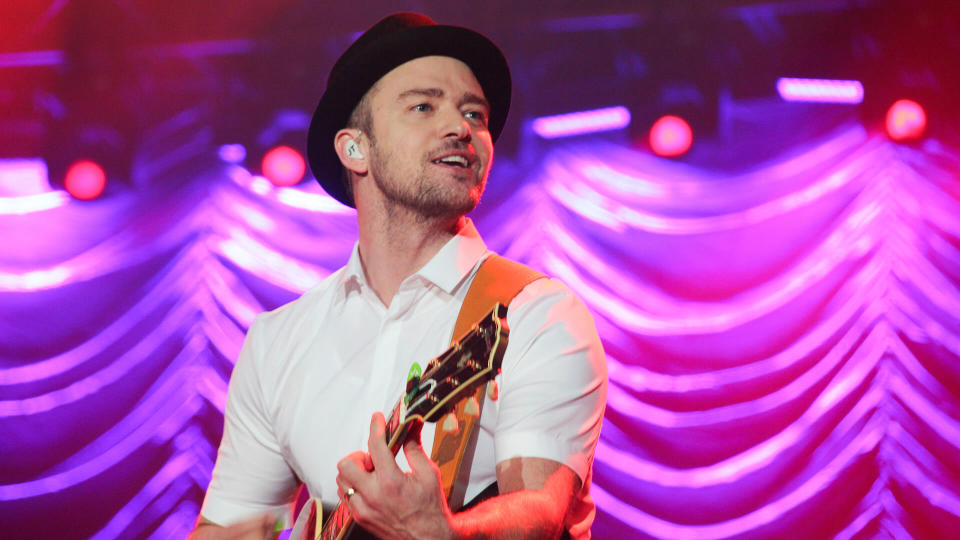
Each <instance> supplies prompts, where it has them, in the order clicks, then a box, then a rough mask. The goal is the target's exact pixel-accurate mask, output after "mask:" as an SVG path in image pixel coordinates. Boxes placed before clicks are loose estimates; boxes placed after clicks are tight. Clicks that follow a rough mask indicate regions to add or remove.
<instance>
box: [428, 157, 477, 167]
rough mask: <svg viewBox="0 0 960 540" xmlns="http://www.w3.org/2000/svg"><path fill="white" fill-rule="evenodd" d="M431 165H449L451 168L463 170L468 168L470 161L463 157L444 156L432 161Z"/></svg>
mask: <svg viewBox="0 0 960 540" xmlns="http://www.w3.org/2000/svg"><path fill="white" fill-rule="evenodd" d="M433 163H435V164H437V165H451V166H453V167H460V168H463V169H466V168H468V167H470V160H468V159H467V158H465V157H463V156H446V157H442V158H440V159H435V160H433Z"/></svg>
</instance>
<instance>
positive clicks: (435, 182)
mask: <svg viewBox="0 0 960 540" xmlns="http://www.w3.org/2000/svg"><path fill="white" fill-rule="evenodd" d="M370 154H371V156H370V171H371V172H372V173H373V174H372V176H373V179H374V182H375V183H376V185H377V188H378V189H379V190H380V193H382V194H383V198H384V201H385V203H386V207H387V208H386V210H387V213H388V215H390V216H391V217H395V216H396V215H397V214H399V213H400V212H401V211H402V212H403V213H405V214H409V215H411V216H414V217H415V218H416V220H417V221H419V222H426V221H433V220H449V219H459V218H460V217H461V216H463V215H465V214H467V213H469V212H471V211H472V210H473V209H474V208H476V207H477V204H479V203H480V197H481V196H482V195H483V191H484V188H485V187H486V178H480V179H479V180H476V179H474V180H471V183H472V184H473V185H472V186H470V188H469V189H467V190H464V186H461V185H449V183H448V182H447V181H446V180H445V179H440V178H436V179H431V178H430V176H431V173H433V174H434V175H440V174H443V172H442V171H439V170H438V171H429V170H428V168H429V165H428V164H429V162H430V161H429V157H428V156H424V158H423V159H422V160H421V166H420V170H419V171H417V173H416V174H414V175H413V176H414V181H413V182H412V183H411V182H404V181H403V180H404V179H403V178H402V177H400V175H402V174H403V173H402V172H399V173H398V171H396V169H395V168H391V167H390V165H389V164H390V163H396V162H397V160H395V159H393V158H394V156H393V154H391V153H390V152H389V151H386V152H381V151H380V147H379V145H377V144H376V143H373V142H372V141H371V145H370ZM458 182H465V180H458Z"/></svg>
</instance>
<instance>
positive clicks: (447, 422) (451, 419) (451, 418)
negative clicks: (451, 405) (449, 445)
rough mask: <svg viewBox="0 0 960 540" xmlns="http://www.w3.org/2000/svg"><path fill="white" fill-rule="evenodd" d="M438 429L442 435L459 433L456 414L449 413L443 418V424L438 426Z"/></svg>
mask: <svg viewBox="0 0 960 540" xmlns="http://www.w3.org/2000/svg"><path fill="white" fill-rule="evenodd" d="M440 429H441V430H442V431H443V432H444V433H456V432H458V431H460V423H459V422H457V415H456V413H449V414H447V415H446V416H444V417H443V422H442V423H441V424H440Z"/></svg>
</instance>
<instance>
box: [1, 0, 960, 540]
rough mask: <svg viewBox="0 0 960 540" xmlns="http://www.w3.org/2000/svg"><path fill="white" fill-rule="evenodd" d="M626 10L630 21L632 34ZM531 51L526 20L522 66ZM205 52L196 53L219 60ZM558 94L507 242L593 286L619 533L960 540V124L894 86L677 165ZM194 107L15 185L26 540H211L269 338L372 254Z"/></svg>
mask: <svg viewBox="0 0 960 540" xmlns="http://www.w3.org/2000/svg"><path fill="white" fill-rule="evenodd" d="M24 4H29V2H24ZM34 4H36V3H34ZM54 4H57V3H54ZM60 4H61V5H62V4H63V3H60ZM106 4H111V3H109V2H107V3H105V5H106ZM794 4H798V3H794ZM868 4H869V2H868ZM111 5H115V6H124V5H125V6H126V8H128V9H133V8H131V7H130V4H125V3H123V2H116V3H113V4H111ZM645 5H646V4H645ZM414 7H416V6H414ZM501 8H503V6H501ZM51 9H52V8H51ZM198 9H199V8H198ZM204 9H210V10H212V9H213V8H212V7H207V8H204ZM504 9H506V8H504ZM517 9H518V10H521V8H517ZM731 9H732V8H731ZM438 10H439V8H438ZM37 11H38V12H43V10H37ZM521 11H523V12H522V13H520V14H518V15H517V17H518V20H521V21H525V20H527V19H525V17H526V18H529V17H532V15H531V11H535V10H533V8H525V10H521ZM254 13H255V12H254ZM645 13H646V12H645ZM433 14H434V15H435V16H436V17H437V18H438V19H444V17H443V15H442V13H441V14H436V13H433ZM755 14H756V13H754V15H755ZM202 15H203V14H202V13H200V14H198V17H201V19H202ZM647 15H649V13H647ZM343 18H344V19H345V20H349V21H354V20H360V19H363V22H362V24H361V23H354V22H351V23H350V24H346V23H344V24H341V25H340V26H341V28H340V30H339V31H340V32H341V33H342V32H344V30H345V29H346V28H348V27H349V28H352V29H359V28H362V27H363V24H368V23H369V22H370V21H369V19H370V18H371V17H369V16H364V17H361V16H360V14H356V13H352V14H350V15H349V16H348V15H343ZM494 18H495V17H494V15H493V14H488V15H487V17H486V18H482V19H481V21H480V26H481V27H482V26H483V25H484V24H486V25H487V27H492V22H491V21H492V20H493V19H494ZM288 19H289V18H288ZM449 19H450V17H447V18H446V19H445V20H449ZM745 19H746V17H745ZM8 20H9V19H8ZM48 20H53V21H57V19H56V17H51V18H48ZM564 20H565V21H567V22H566V23H565V24H572V23H570V22H569V20H568V19H564ZM584 20H587V19H584ZM611 20H612V19H611ZM611 20H607V19H604V21H606V22H604V23H603V24H607V25H608V26H609V27H610V29H609V30H607V31H609V32H614V31H615V29H616V28H617V26H616V25H617V24H621V23H620V22H617V21H621V22H622V20H621V19H616V20H612V21H613V22H610V21H611ZM717 20H718V21H721V20H729V19H723V18H722V17H719V16H718V18H717ZM332 21H333V22H327V23H326V24H327V25H328V26H334V25H335V22H336V21H337V19H336V18H334V19H332ZM589 21H594V22H596V21H595V20H594V19H589ZM589 21H588V22H589ZM281 22H282V21H281ZM287 22H290V21H289V20H287ZM454 22H457V23H460V24H470V23H471V21H470V18H469V17H466V16H465V15H460V20H457V19H456V18H455V17H454ZM748 22H749V21H748ZM753 22H755V23H756V22H757V21H753ZM761 22H762V21H761ZM50 24H51V25H52V24H53V23H50ZM277 24H279V23H277ZM517 24H519V23H517ZM558 24H559V23H558ZM584 24H586V23H584ZM757 24H759V23H757ZM49 26H50V25H48V26H45V27H42V28H49ZM761 26H762V25H761ZM768 30H769V29H768ZM44 31H46V30H44ZM171 32H172V33H173V34H175V35H176V36H180V37H182V36H183V35H184V34H187V33H189V32H187V31H186V30H184V29H183V28H179V27H178V28H175V29H174V30H171ZM178 32H179V33H178ZM40 35H43V34H42V32H41V34H40ZM338 36H339V37H338V38H337V39H336V40H332V43H331V41H330V40H328V41H327V42H325V45H326V46H327V48H328V49H330V51H328V52H326V53H325V54H327V55H328V59H327V60H328V61H329V58H330V57H332V56H333V55H334V54H335V52H336V51H339V50H340V49H341V48H342V46H343V44H344V43H345V42H346V39H345V38H344V37H343V35H339V34H338ZM510 36H513V34H510V33H509V29H508V30H501V34H500V37H501V38H502V39H503V40H505V41H506V43H507V47H508V48H509V47H511V46H513V47H514V48H515V49H514V50H516V47H517V44H518V43H519V40H520V38H518V37H510ZM208 37H209V36H208ZM214 37H216V36H214ZM221 37H222V36H221ZM227 37H230V36H227ZM4 39H6V38H4ZM91 39H92V38H91ZM558 39H559V38H558ZM564 39H566V38H564ZM561 41H562V40H561ZM230 43H233V42H230ZM7 45H9V43H7ZM44 46H53V45H51V44H42V45H41V46H40V47H41V48H42V47H44ZM236 46H237V47H238V48H239V49H241V50H242V49H243V44H242V43H240V44H236ZM624 46H625V47H628V48H629V47H636V46H637V45H636V44H630V43H626V44H625V45H624ZM11 47H12V46H11ZM809 47H814V45H813V44H810V45H809ZM21 48H23V47H21ZM544 48H545V49H547V48H549V47H547V46H546V45H545V46H544ZM588 48H589V47H588ZM14 49H15V47H14ZM198 50H200V49H196V48H195V49H190V50H186V49H184V51H185V52H184V53H183V54H184V55H185V56H189V54H194V56H189V57H190V58H191V59H196V58H200V60H197V62H198V63H202V61H203V58H204V57H203V54H205V53H203V52H202V51H201V52H197V51H198ZM597 50H601V48H600V47H599V46H597V48H594V51H597ZM757 50H762V49H761V48H757ZM191 51H193V52H191ZM154 52H156V51H154ZM539 52H540V53H544V54H545V53H546V52H549V51H539ZM188 53H189V54H188ZM157 54H159V53H157ZM224 54H232V53H224ZM508 56H510V57H511V58H513V57H519V60H518V62H519V63H520V65H521V66H523V65H525V64H524V62H530V61H531V59H533V58H539V57H536V56H535V55H533V53H532V52H530V54H529V55H528V56H523V54H521V53H518V52H515V53H514V56H511V54H510V51H508ZM948 56H949V55H948ZM10 58H12V57H10V56H3V55H0V63H2V61H10ZM16 58H20V57H16ZM31 58H33V57H31ZM37 58H39V60H36V62H39V63H43V62H45V61H46V60H44V59H47V58H48V56H41V57H37ZM954 58H955V57H954ZM4 59H6V60H4ZM191 61H193V60H191ZM51 62H54V63H56V62H59V60H56V58H53V60H51ZM291 62H292V64H291V65H295V61H294V60H291ZM578 65H579V66H580V67H579V68H577V69H581V70H582V69H585V68H584V64H578ZM0 67H2V66H0ZM288 67H289V66H288ZM527 67H529V65H527ZM648 67H649V66H648ZM654 67H655V66H654ZM834 67H835V66H834ZM268 68H269V66H267V67H264V70H265V71H269V69H268ZM515 69H516V68H515ZM572 69H573V68H568V70H572ZM651 69H653V68H651ZM290 70H292V68H290ZM516 71H517V72H518V73H523V72H524V71H523V70H522V69H520V70H516ZM826 71H827V73H826V75H829V74H830V73H829V72H830V71H831V70H829V69H828V70H826ZM9 73H10V71H9V70H6V71H4V70H0V75H3V76H6V75H8V74H9ZM796 74H797V73H796V72H792V73H783V72H781V73H778V75H796ZM165 76H167V77H173V78H172V79H169V80H177V79H176V77H177V76H180V75H178V74H177V73H174V74H173V75H170V74H167V75H165ZM286 76H290V72H289V70H288V71H285V72H282V73H279V74H277V77H278V78H277V79H275V80H276V81H286V80H287V79H286V78H285V77H286ZM596 77H599V78H601V79H602V80H603V77H607V79H605V80H607V81H608V82H609V84H608V85H606V86H603V85H600V86H598V90H597V92H598V95H600V94H610V95H612V96H613V98H614V99H616V98H619V97H622V96H621V94H618V93H617V92H615V91H614V90H612V88H613V87H615V85H616V84H619V83H618V81H619V80H620V79H617V78H616V77H615V76H611V75H605V74H602V73H601V74H596ZM158 80H168V79H158ZM185 80H186V79H185ZM772 80H773V79H771V83H772ZM321 82H322V81H321ZM277 84H278V85H280V86H284V85H283V84H281V83H277ZM591 84H592V83H591ZM291 86H292V85H291ZM321 86H322V84H321ZM865 86H866V94H867V96H870V95H871V91H872V92H873V95H874V96H875V95H877V94H878V93H881V94H882V93H883V92H886V91H887V89H884V90H883V91H878V90H877V87H876V86H871V85H870V82H869V80H867V82H866V83H865ZM544 88H551V87H549V86H544V85H543V81H542V80H541V81H531V80H530V79H522V78H518V86H517V88H516V90H515V93H516V95H517V97H516V99H517V103H518V105H517V107H518V108H517V109H515V111H514V113H513V114H514V116H513V117H512V119H511V122H512V125H513V127H514V128H513V130H512V132H511V133H512V134H511V133H508V134H507V135H505V137H506V139H505V141H504V145H503V146H502V147H498V158H497V159H498V160H497V162H496V163H495V165H494V170H493V174H492V177H491V185H490V187H489V189H488V193H487V195H486V197H485V199H484V202H483V203H482V204H481V206H480V207H479V208H478V209H477V211H476V212H474V214H473V218H474V220H475V221H476V222H477V225H478V228H479V230H480V231H481V233H482V234H483V235H484V237H485V239H486V241H487V243H488V245H489V246H490V247H491V248H492V249H494V250H496V251H498V252H500V253H502V254H504V255H507V256H509V257H512V258H515V259H517V260H520V261H523V262H525V263H527V264H529V265H531V266H533V267H534V268H537V269H540V270H542V271H544V272H546V273H548V274H551V275H554V276H556V277H558V278H560V279H562V280H563V281H564V282H566V283H567V284H568V285H569V286H570V287H571V288H572V289H573V290H574V291H576V292H577V293H578V294H579V295H580V296H581V297H582V298H583V299H584V300H585V301H586V303H587V304H588V305H589V306H590V308H591V310H592V311H593V313H594V316H595V318H596V322H597V326H598V329H599V331H600V335H601V337H602V339H603V341H604V346H605V349H606V352H607V362H608V369H609V374H610V388H609V399H608V405H607V412H606V416H605V419H604V425H603V431H602V434H601V440H600V443H599V446H598V449H597V453H596V461H595V478H594V485H593V489H592V493H593V496H594V499H595V501H596V503H597V506H598V515H597V520H596V522H595V525H594V529H593V531H594V535H595V537H596V538H599V539H623V538H676V539H685V538H689V539H711V538H717V539H719V538H771V537H790V538H810V537H836V538H875V537H881V538H909V537H914V538H945V537H950V536H953V535H955V534H956V531H957V530H958V527H960V144H957V142H956V141H957V138H956V137H955V136H951V135H949V134H947V132H946V131H943V130H939V131H938V130H937V129H932V130H931V133H930V134H929V135H928V136H927V137H926V138H925V139H924V140H922V141H919V142H917V143H912V144H897V143H893V142H891V141H890V140H888V139H887V138H886V137H885V135H884V134H883V133H882V131H881V128H880V124H881V121H878V119H877V116H876V115H874V116H870V110H871V107H875V105H871V103H870V102H869V100H868V101H867V102H865V104H864V105H863V107H861V108H860V109H854V108H849V107H847V108H842V107H843V106H837V105H803V104H786V103H782V102H780V101H779V99H778V98H776V97H769V96H768V97H766V98H757V99H748V98H747V97H744V96H742V95H741V96H739V97H738V96H737V95H734V96H733V101H732V102H731V101H730V96H728V101H727V102H726V104H725V105H724V104H723V103H724V102H723V100H721V105H720V107H719V113H718V118H719V120H718V125H717V126H715V130H714V131H711V128H709V127H703V124H702V123H699V124H697V125H695V130H697V129H702V130H705V131H699V132H698V133H699V134H700V136H701V138H699V139H698V141H697V142H696V143H695V147H694V151H693V153H691V154H690V155H689V156H687V157H686V158H683V159H680V160H664V159H659V158H655V157H653V156H651V155H650V153H649V152H648V151H647V150H646V149H645V148H644V147H643V145H638V144H637V143H636V142H635V141H636V139H635V138H634V135H635V134H636V133H635V131H634V128H631V130H628V131H627V132H623V133H620V134H613V135H603V136H587V137H580V138H575V139H569V140H559V141H557V142H553V143H547V142H545V141H542V140H538V139H536V138H535V137H534V136H533V135H531V134H530V133H529V131H525V130H524V129H523V128H522V126H526V125H527V124H526V121H527V120H529V119H530V118H532V117H533V116H535V115H537V114H542V113H538V112H537V111H536V109H537V107H536V106H534V105H535V104H534V102H536V101H537V97H538V96H543V98H544V100H546V101H549V102H551V103H553V105H554V108H555V110H556V112H565V111H568V110H575V107H571V106H569V104H568V105H563V104H562V102H563V101H564V99H568V100H569V103H572V104H574V105H575V106H579V107H580V108H589V107H593V106H596V107H599V106H604V105H609V104H611V103H609V102H604V101H603V100H602V99H600V100H594V101H591V100H589V99H586V97H585V96H586V95H587V94H584V93H580V94H577V93H576V92H574V91H570V94H563V96H566V97H562V98H558V97H557V96H555V95H553V93H551V92H547V91H544V90H543V89H544ZM556 88H557V92H559V93H562V92H560V91H561V90H570V89H569V88H565V87H563V86H562V85H558V86H557V87H556ZM701 88H702V87H701ZM284 89H287V88H286V87H284ZM188 90H189V88H188V89H187V90H184V92H185V93H187V94H189V91H188ZM309 90H310V91H308V92H305V93H306V94H307V96H306V97H305V98H303V101H304V102H311V101H313V100H315V98H316V96H317V95H318V92H316V91H315V90H316V89H315V88H313V89H309ZM764 91H765V92H767V93H768V94H772V95H773V96H775V90H774V89H773V86H772V84H771V85H769V87H768V88H766V89H765V90H764ZM118 92H119V91H118ZM611 92H612V94H611ZM734 93H735V94H736V85H734ZM571 95H573V96H574V97H570V96H571ZM127 97H130V96H129V95H127V94H119V93H118V102H117V103H118V105H117V107H120V105H119V103H121V102H122V99H120V98H127ZM135 97H137V99H140V100H142V101H143V102H150V103H160V101H161V100H160V99H159V98H157V99H152V97H155V96H154V95H153V94H151V93H149V92H145V93H142V94H135ZM168 97H169V96H168ZM187 97H189V95H188V96H187ZM954 97H955V96H954ZM551 100H553V101H551ZM608 101H609V100H608ZM98 103H99V104H100V107H101V108H104V109H109V108H110V107H107V106H106V103H107V102H98ZM178 103H181V102H178ZM543 107H544V108H546V105H543ZM175 109H176V111H177V112H176V114H167V115H165V116H163V117H160V116H158V117H156V118H154V117H149V116H146V117H144V118H139V119H137V120H136V122H134V124H136V125H139V126H141V127H143V126H144V125H148V126H149V129H146V128H144V129H139V128H138V129H135V130H134V132H136V133H139V134H140V135H139V136H138V137H135V138H132V139H130V140H131V141H134V142H131V146H133V147H134V148H135V153H134V154H133V157H132V158H131V164H130V173H129V175H128V176H129V177H128V178H126V183H121V184H119V185H112V186H111V188H110V190H108V193H107V194H106V195H105V196H104V197H103V198H101V199H100V200H97V201H93V202H90V203H80V202H77V201H63V200H60V199H56V201H59V202H54V203H53V204H52V206H53V207H52V208H49V209H46V210H37V211H30V212H26V211H24V209H25V208H26V205H25V204H26V203H25V202H24V201H25V199H18V200H14V199H10V198H6V199H5V198H2V197H0V524H2V527H3V528H2V531H3V532H2V533H0V536H3V537H4V538H88V537H92V538H180V537H183V536H184V535H185V534H186V532H187V531H188V530H189V529H190V528H191V526H192V524H193V522H194V520H195V519H196V516H197V513H198V512H199V505H200V502H201V501H202V497H203V492H204V490H205V488H206V485H207V483H208V481H209V475H210V470H211V468H212V465H213V460H214V458H215V455H216V447H217V444H218V442H219V439H220V436H221V430H222V410H223V406H224V399H225V392H226V387H227V380H228V377H229V374H230V371H231V369H232V366H233V361H234V359H235V358H236V356H237V354H238V352H239V347H240V344H241V343H242V339H243V335H244V332H245V330H246V328H247V327H248V325H249V324H250V322H251V321H252V319H253V317H254V316H255V315H256V314H257V313H258V312H260V311H263V310H265V309H272V308H274V307H276V306H279V305H281V304H283V303H285V302H287V301H289V300H291V299H293V298H295V297H296V296H297V295H299V294H300V293H301V292H303V291H305V290H306V289H308V288H309V287H310V286H312V285H313V284H315V283H317V282H318V281H319V280H320V279H322V278H323V277H324V276H326V275H327V274H329V273H330V272H331V271H333V270H335V269H336V268H337V267H339V266H340V265H342V264H343V263H344V262H345V261H346V259H347V256H348V254H349V251H350V249H351V247H352V244H353V242H354V241H355V237H356V231H355V216H354V214H353V212H352V211H351V210H350V209H346V208H344V207H342V206H339V205H338V204H337V203H336V202H334V201H333V200H332V199H330V198H328V197H326V196H325V195H324V194H323V193H322V192H321V191H320V189H319V187H317V186H316V184H315V183H314V182H312V181H310V180H307V181H305V182H304V183H303V184H301V185H300V186H297V187H296V188H273V187H272V186H271V185H270V184H268V183H266V181H265V180H263V179H262V178H258V177H256V176H252V175H251V173H250V172H249V171H248V170H247V169H245V168H244V167H243V166H240V165H229V164H224V163H222V162H220V161H219V160H218V159H217V157H216V156H217V143H219V142H235V141H230V140H224V139H223V138H222V137H218V136H213V135H211V132H216V133H220V132H221V130H222V129H223V127H222V126H220V125H214V124H213V123H212V122H213V121H212V120H211V118H212V117H215V116H216V115H211V114H210V111H211V110H210V109H208V108H205V106H204V105H203V104H200V105H198V106H196V107H190V106H186V105H182V104H181V105H177V107H175ZM240 110H243V111H244V112H246V110H245V109H240ZM851 111H852V112H851ZM154 112H155V111H154ZM662 112H666V108H664V110H663V111H662ZM714 112H716V111H714ZM633 113H634V124H635V126H636V129H637V130H640V131H642V129H643V127H642V126H644V125H646V124H644V122H645V121H646V117H644V116H643V113H642V112H638V110H637V109H636V108H633ZM861 113H862V116H861ZM938 114H940V113H939V111H935V112H931V125H933V126H936V125H937V122H939V125H940V126H943V125H945V124H950V123H951V122H952V121H954V120H955V119H956V117H944V116H943V115H942V114H941V115H940V116H939V117H938V116H937V115H938ZM252 115H253V113H251V116H252ZM238 117H239V118H240V120H243V119H244V118H245V116H244V115H243V114H238ZM292 118H293V123H294V124H296V121H297V118H298V117H297V116H296V115H293V117H292ZM137 122H139V124H137ZM11 125H12V124H11ZM518 126H521V127H520V128H518ZM259 127H262V126H259ZM301 129H302V126H301ZM294 131H295V130H294ZM300 135H302V133H301V134H300ZM300 144H302V142H301V143H300ZM254 146H255V145H253V144H248V150H250V151H251V153H254V152H253V148H254ZM58 148H60V147H58ZM63 148H64V150H63V153H64V154H66V153H67V150H66V149H65V147H63ZM251 169H253V167H251Z"/></svg>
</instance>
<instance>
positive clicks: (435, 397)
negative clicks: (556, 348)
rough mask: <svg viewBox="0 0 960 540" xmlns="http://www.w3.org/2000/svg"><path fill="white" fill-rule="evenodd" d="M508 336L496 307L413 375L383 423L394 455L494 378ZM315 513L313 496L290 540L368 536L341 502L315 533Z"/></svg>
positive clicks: (504, 313) (499, 307)
mask: <svg viewBox="0 0 960 540" xmlns="http://www.w3.org/2000/svg"><path fill="white" fill-rule="evenodd" d="M508 335H509V329H508V328H507V308H506V306H504V305H503V304H499V303H498V304H496V305H495V306H494V308H493V309H492V310H490V312H489V313H488V314H487V315H486V316H484V317H483V318H482V319H480V321H479V322H478V323H477V324H476V325H474V326H473V328H471V329H470V331H468V332H467V333H466V334H464V335H463V337H461V338H460V339H459V340H457V342H456V343H454V344H453V345H452V346H451V347H450V348H449V349H447V350H446V351H445V352H444V353H443V354H441V355H440V356H438V357H436V358H434V359H433V360H431V361H430V362H429V363H428V364H427V366H426V368H425V369H424V371H423V373H422V374H421V375H420V376H419V377H417V376H416V375H414V376H412V377H411V378H410V380H408V381H407V388H406V393H405V394H404V396H403V397H401V399H400V400H399V401H398V403H397V405H396V406H395V407H394V408H393V410H392V411H391V413H390V418H389V419H388V420H387V429H386V441H387V446H388V447H389V448H390V450H391V451H392V452H393V454H394V455H396V454H397V452H398V451H399V450H400V448H401V447H402V446H403V444H404V443H405V442H406V441H407V440H408V439H410V438H414V437H419V436H420V430H421V429H422V428H423V424H424V423H425V422H436V421H438V420H440V419H441V418H443V417H444V415H446V414H448V413H450V412H451V411H452V410H453V408H454V407H455V406H456V405H457V403H458V402H460V401H462V400H464V399H466V398H468V397H470V396H472V395H473V393H474V392H475V390H476V389H477V388H478V387H480V386H481V385H483V384H485V383H486V382H487V381H489V380H492V379H493V378H494V377H496V375H497V373H499V372H500V364H501V362H502V360H503V353H504V351H505V350H506V348H507V339H508ZM478 414H479V412H478ZM318 514H321V515H322V509H321V507H320V506H319V503H318V502H317V501H316V500H315V499H312V498H311V499H310V500H309V501H308V502H307V504H306V505H304V507H303V509H301V511H300V513H299V515H298V516H297V520H296V522H295V523H294V526H293V530H292V531H291V533H290V537H289V538H290V540H305V539H309V540H317V539H319V540H347V539H352V540H359V539H360V538H372V536H371V535H370V534H369V533H368V532H366V531H365V530H364V529H363V528H362V527H360V526H359V525H357V524H356V523H355V522H354V521H353V518H352V517H351V516H350V511H349V510H348V509H347V507H346V505H344V504H342V503H338V504H337V506H336V507H335V508H334V509H333V511H332V514H331V515H330V516H329V517H328V518H327V519H326V520H325V521H324V525H323V527H322V528H321V530H320V532H319V533H317V532H316V530H315V524H316V523H317V521H320V520H319V519H317V518H318V517H320V516H318Z"/></svg>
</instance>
